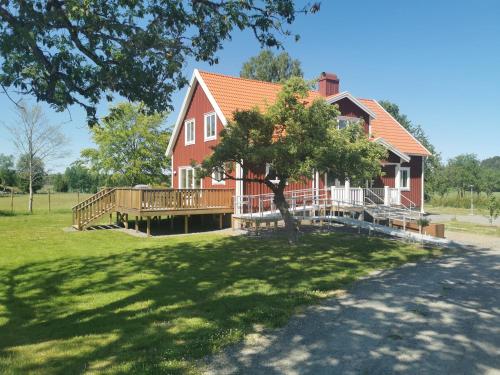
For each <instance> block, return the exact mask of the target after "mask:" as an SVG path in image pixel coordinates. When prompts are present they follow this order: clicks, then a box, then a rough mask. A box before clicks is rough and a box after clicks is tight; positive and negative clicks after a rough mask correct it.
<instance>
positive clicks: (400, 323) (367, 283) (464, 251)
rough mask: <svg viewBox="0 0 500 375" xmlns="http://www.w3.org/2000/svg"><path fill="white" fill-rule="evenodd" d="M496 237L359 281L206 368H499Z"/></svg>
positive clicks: (341, 371)
mask: <svg viewBox="0 0 500 375" xmlns="http://www.w3.org/2000/svg"><path fill="white" fill-rule="evenodd" d="M469 242H474V240H473V239H472V240H471V239H470V238H469ZM497 245H498V243H497ZM491 246H492V248H484V247H481V246H476V247H471V248H465V247H460V248H457V249H456V250H453V251H452V253H451V254H449V255H446V256H443V257H441V258H439V259H434V260H430V261H426V262H422V263H418V264H410V265H406V266H404V267H401V268H398V269H395V270H391V271H385V272H382V273H381V274H379V275H376V276H372V277H370V278H368V279H365V280H362V281H359V282H357V283H356V284H355V285H354V286H353V287H352V288H351V289H350V290H349V291H348V292H347V293H346V294H345V295H343V296H341V297H338V298H333V299H331V300H328V301H327V302H326V303H324V304H322V305H319V306H312V307H309V308H307V309H306V310H305V311H304V312H303V313H302V314H300V315H297V316H295V317H294V318H293V319H292V320H291V321H290V322H289V324H288V325H287V326H286V327H284V328H283V329H280V330H274V331H270V332H265V333H261V334H254V335H250V336H249V337H248V339H247V340H246V341H245V342H244V343H242V344H240V345H237V346H234V347H232V348H229V349H228V350H226V351H225V352H223V353H222V354H220V355H218V356H215V357H213V358H210V359H208V360H207V362H206V363H207V368H206V370H207V373H208V374H234V373H238V374H241V373H243V374H393V373H398V374H399V373H402V374H432V375H434V374H453V375H455V374H500V246H496V245H495V244H494V243H492V244H491Z"/></svg>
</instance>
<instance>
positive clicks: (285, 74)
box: [240, 49, 303, 82]
mask: <svg viewBox="0 0 500 375" xmlns="http://www.w3.org/2000/svg"><path fill="white" fill-rule="evenodd" d="M302 76H303V73H302V69H301V66H300V61H299V60H294V59H292V58H291V56H290V55H289V54H288V53H287V52H281V53H280V54H279V55H274V53H273V52H272V51H271V50H269V49H265V50H262V51H261V52H260V53H259V54H258V55H257V56H254V57H251V58H250V60H248V61H247V62H246V63H244V64H243V67H242V68H241V72H240V77H243V78H250V79H257V80H259V81H266V82H283V81H285V80H287V79H290V78H292V77H302Z"/></svg>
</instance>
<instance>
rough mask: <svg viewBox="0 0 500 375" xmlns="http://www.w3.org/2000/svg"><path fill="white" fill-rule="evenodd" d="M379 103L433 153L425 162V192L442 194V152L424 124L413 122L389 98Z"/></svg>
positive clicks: (427, 193)
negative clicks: (430, 137)
mask: <svg viewBox="0 0 500 375" xmlns="http://www.w3.org/2000/svg"><path fill="white" fill-rule="evenodd" d="M379 103H380V105H381V106H382V107H384V109H385V110H386V111H387V112H389V113H390V114H391V116H392V117H394V118H395V119H396V120H397V121H398V122H399V123H400V124H401V125H402V126H403V127H404V128H405V129H406V130H408V131H409V132H410V134H412V135H413V136H414V137H415V138H416V139H417V140H418V141H419V142H420V143H422V145H423V146H424V147H425V148H426V149H427V150H429V152H430V153H431V154H432V155H431V156H429V157H428V158H426V160H425V164H424V180H425V193H426V196H427V197H429V195H430V194H432V193H433V192H438V193H440V194H441V193H442V192H443V191H444V190H445V188H444V187H443V185H442V184H443V182H445V181H443V180H442V178H441V177H442V176H441V172H442V162H441V154H440V153H439V152H438V151H437V150H436V148H435V147H434V145H433V144H432V143H431V141H430V140H429V137H428V136H427V134H425V132H424V129H423V128H422V126H421V125H415V124H413V123H412V122H411V121H410V119H408V117H407V116H406V115H405V114H403V113H401V112H400V109H399V106H398V105H397V104H395V103H392V102H390V101H388V100H381V101H379Z"/></svg>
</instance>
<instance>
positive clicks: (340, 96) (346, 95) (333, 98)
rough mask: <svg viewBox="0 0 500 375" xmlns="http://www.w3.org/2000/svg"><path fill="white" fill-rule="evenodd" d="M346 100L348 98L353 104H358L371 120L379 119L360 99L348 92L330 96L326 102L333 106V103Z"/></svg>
mask: <svg viewBox="0 0 500 375" xmlns="http://www.w3.org/2000/svg"><path fill="white" fill-rule="evenodd" d="M344 98H347V99H349V100H350V101H351V102H353V103H354V104H356V106H358V107H359V108H361V109H362V110H363V111H364V112H366V113H367V114H368V115H369V116H370V117H371V118H377V116H376V115H375V113H374V112H373V111H371V110H370V109H369V108H368V107H367V106H365V105H364V104H363V103H361V102H360V101H359V100H358V99H356V98H355V97H354V96H352V95H351V94H350V93H348V92H347V91H343V92H341V93H338V94H336V95H334V96H330V97H329V98H327V99H326V102H327V103H329V104H333V103H336V102H338V101H339V100H341V99H344Z"/></svg>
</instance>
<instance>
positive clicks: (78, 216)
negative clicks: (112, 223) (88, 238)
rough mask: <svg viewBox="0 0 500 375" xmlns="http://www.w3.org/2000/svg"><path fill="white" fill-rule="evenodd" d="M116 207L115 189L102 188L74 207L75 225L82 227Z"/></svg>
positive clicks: (78, 227)
mask: <svg viewBox="0 0 500 375" xmlns="http://www.w3.org/2000/svg"><path fill="white" fill-rule="evenodd" d="M114 207H115V189H102V190H101V191H99V192H98V193H96V194H94V195H92V196H91V197H90V198H88V199H86V200H84V201H83V202H80V203H78V204H77V205H76V206H74V207H73V209H72V211H73V226H75V227H76V228H77V229H81V228H82V227H83V226H85V225H86V224H88V223H89V222H91V221H92V220H95V219H96V218H98V217H100V216H102V215H103V214H105V213H106V212H110V211H112V210H113V209H114Z"/></svg>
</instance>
